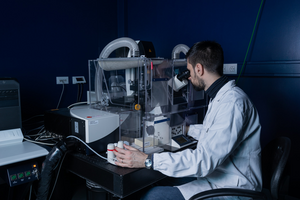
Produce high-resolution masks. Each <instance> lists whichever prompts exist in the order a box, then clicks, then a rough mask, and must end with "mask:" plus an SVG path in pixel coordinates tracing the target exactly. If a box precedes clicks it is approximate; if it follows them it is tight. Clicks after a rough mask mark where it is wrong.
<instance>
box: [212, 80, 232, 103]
mask: <svg viewBox="0 0 300 200" xmlns="http://www.w3.org/2000/svg"><path fill="white" fill-rule="evenodd" d="M235 86H236V84H235V80H231V81H228V82H227V83H226V84H225V85H224V86H223V87H222V88H221V89H220V90H219V91H218V93H217V95H216V97H215V98H214V99H210V101H209V102H210V103H211V102H213V101H220V99H221V98H222V96H223V95H224V94H225V93H226V92H227V91H228V90H230V89H232V88H233V87H235Z"/></svg>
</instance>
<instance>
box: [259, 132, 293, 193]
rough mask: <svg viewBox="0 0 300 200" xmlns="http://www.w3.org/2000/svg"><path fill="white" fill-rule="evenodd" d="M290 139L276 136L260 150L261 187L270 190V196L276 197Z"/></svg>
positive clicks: (287, 155)
mask: <svg viewBox="0 0 300 200" xmlns="http://www.w3.org/2000/svg"><path fill="white" fill-rule="evenodd" d="M290 149H291V140H290V139H289V138H287V137H278V138H276V139H274V140H272V141H271V142H270V143H269V144H267V146H265V148H263V150H262V158H261V160H262V176H263V188H266V189H268V190H269V191H270V193H271V195H272V198H274V199H278V190H279V184H280V179H281V176H282V173H283V170H284V168H285V164H286V162H287V159H288V157H289V154H290Z"/></svg>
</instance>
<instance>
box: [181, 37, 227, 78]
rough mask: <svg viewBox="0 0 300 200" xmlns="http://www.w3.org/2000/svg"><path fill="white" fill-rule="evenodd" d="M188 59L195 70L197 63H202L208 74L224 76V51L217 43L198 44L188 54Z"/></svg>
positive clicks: (205, 42) (203, 42)
mask: <svg viewBox="0 0 300 200" xmlns="http://www.w3.org/2000/svg"><path fill="white" fill-rule="evenodd" d="M186 58H188V59H189V63H190V64H191V65H192V66H193V68H195V66H196V64H197V63H200V64H201V65H203V67H204V68H205V69H206V70H207V71H208V72H210V73H217V74H218V75H220V76H222V75H223V63H224V55H223V49H222V47H221V45H220V44H218V43H217V42H214V41H202V42H197V43H196V44H194V45H193V46H192V47H191V48H190V50H189V51H188V52H187V54H186Z"/></svg>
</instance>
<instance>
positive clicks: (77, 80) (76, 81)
mask: <svg viewBox="0 0 300 200" xmlns="http://www.w3.org/2000/svg"><path fill="white" fill-rule="evenodd" d="M72 82H73V84H80V83H86V81H85V78H84V76H73V77H72Z"/></svg>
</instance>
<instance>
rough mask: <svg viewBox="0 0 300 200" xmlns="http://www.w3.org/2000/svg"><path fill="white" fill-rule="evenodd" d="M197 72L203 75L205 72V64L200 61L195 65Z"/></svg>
mask: <svg viewBox="0 0 300 200" xmlns="http://www.w3.org/2000/svg"><path fill="white" fill-rule="evenodd" d="M195 73H196V74H197V75H198V76H202V75H203V73H204V67H203V65H201V64H200V63H197V64H196V66H195Z"/></svg>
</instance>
